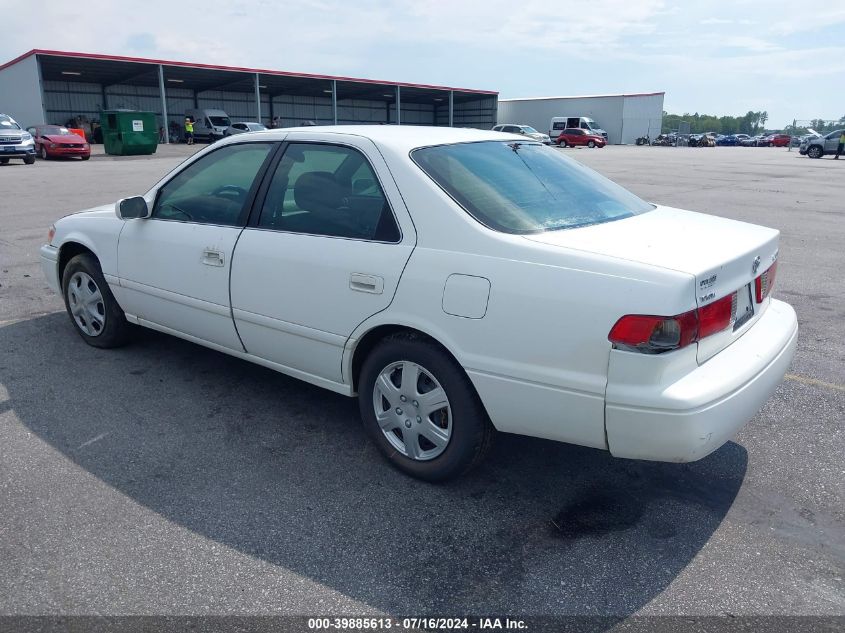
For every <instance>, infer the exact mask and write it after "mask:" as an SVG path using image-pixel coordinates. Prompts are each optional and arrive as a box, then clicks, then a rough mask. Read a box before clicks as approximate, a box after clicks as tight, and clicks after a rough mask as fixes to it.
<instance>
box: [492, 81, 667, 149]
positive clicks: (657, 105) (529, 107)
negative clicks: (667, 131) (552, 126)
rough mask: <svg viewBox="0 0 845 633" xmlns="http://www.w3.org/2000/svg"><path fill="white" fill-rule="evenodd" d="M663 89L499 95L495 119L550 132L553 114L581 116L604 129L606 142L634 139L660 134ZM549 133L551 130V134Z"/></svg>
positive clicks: (554, 115) (631, 140)
mask: <svg viewBox="0 0 845 633" xmlns="http://www.w3.org/2000/svg"><path fill="white" fill-rule="evenodd" d="M665 94H666V93H664V92H647V93H639V94H618V95H594V96H587V97H534V98H527V99H500V100H499V115H498V123H516V124H519V125H530V126H531V127H533V128H536V129H537V130H538V131H540V132H546V133H548V132H549V123H550V122H551V120H552V117H556V116H584V117H589V118H591V119H593V120H594V121H595V122H596V123H598V125H599V127H600V128H602V129H603V130H604V131H605V132H607V140H608V142H609V143H615V144H620V143H633V142H634V141H635V140H636V139H637V137H639V136H645V135H646V134H648V135H649V136H651V137H652V138H654V137H655V136H657V135H658V134H660V127H661V125H662V124H663V96H664V95H665ZM550 136H551V134H550Z"/></svg>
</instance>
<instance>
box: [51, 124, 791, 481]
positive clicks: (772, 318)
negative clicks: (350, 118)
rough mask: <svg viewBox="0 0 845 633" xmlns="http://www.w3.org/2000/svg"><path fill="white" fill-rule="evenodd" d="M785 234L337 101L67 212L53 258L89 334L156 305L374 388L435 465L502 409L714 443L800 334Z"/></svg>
mask: <svg viewBox="0 0 845 633" xmlns="http://www.w3.org/2000/svg"><path fill="white" fill-rule="evenodd" d="M118 238H119V239H118ZM236 243H237V248H235V244H236ZM778 243H779V232H778V231H777V230H774V229H770V228H764V227H761V226H755V225H752V224H747V223H745V222H738V221H734V220H729V219H726V218H722V217H716V216H710V215H705V214H701V213H692V212H689V211H683V210H680V209H673V208H669V207H663V206H657V205H653V204H650V203H647V202H645V201H643V200H641V199H639V198H638V197H636V196H635V195H633V194H632V193H630V192H628V191H626V190H625V189H623V188H621V187H619V186H618V185H616V184H614V183H613V182H611V181H610V180H607V179H606V178H604V177H603V176H600V175H599V174H597V173H595V172H594V171H592V170H590V169H589V168H587V167H586V166H584V165H582V164H580V163H579V162H577V161H574V160H572V159H569V158H567V157H566V156H565V155H564V154H563V153H562V152H559V151H557V150H555V149H552V148H549V147H546V146H544V145H543V144H541V143H538V142H536V141H531V140H525V141H522V142H520V141H515V139H514V137H513V135H510V134H500V133H497V132H491V131H486V132H485V131H481V130H471V129H455V128H441V127H417V126H402V127H396V126H337V127H321V128H293V129H287V130H275V131H267V132H258V133H254V134H248V135H246V134H244V135H237V136H234V137H231V138H228V139H224V140H222V141H220V142H218V143H216V144H214V145H211V146H209V147H207V148H205V149H204V150H202V151H200V152H198V153H197V154H195V155H194V156H192V157H190V158H188V159H187V160H186V161H185V162H183V163H182V164H181V165H179V167H177V168H176V169H175V170H173V171H172V172H170V173H168V174H167V175H166V176H165V177H164V178H163V179H162V180H161V181H159V182H158V183H157V184H156V185H154V186H153V188H152V189H151V190H150V191H148V192H147V193H146V194H144V195H143V196H135V197H130V198H125V199H123V200H120V201H119V202H117V203H116V204H111V205H104V206H102V207H96V208H94V209H91V210H88V211H85V212H81V213H77V214H74V215H69V216H66V217H63V218H61V219H60V220H58V221H56V223H55V225H54V226H53V227H51V228H50V231H49V235H48V243H47V244H45V245H44V246H43V247H42V248H41V263H42V267H43V270H44V273H45V275H46V277H47V280H48V282H49V284H50V286H52V287H53V288H54V289H55V290H56V291H58V292H59V293H60V294H61V295H62V297H63V298H64V301H65V305H66V308H67V313H68V315H69V318H70V323H71V324H72V327H73V329H74V330H76V332H77V333H78V334H79V336H81V337H82V339H83V340H84V341H85V342H86V343H88V344H90V345H92V346H94V347H101V348H108V347H116V346H118V345H121V344H123V343H125V342H127V340H128V339H129V337H130V335H131V327H132V326H131V324H138V325H142V326H145V327H149V328H153V329H156V330H160V331H162V332H166V333H169V334H173V335H176V336H179V337H182V338H186V339H188V340H190V341H193V342H196V343H199V344H201V345H205V346H208V347H210V348H212V349H215V350H218V351H221V352H224V353H227V354H230V355H232V356H235V357H238V358H241V359H245V360H248V361H251V362H255V363H258V364H261V365H263V366H265V367H269V368H272V369H275V370H277V371H280V372H283V373H286V374H289V375H291V376H294V377H296V378H299V379H301V380H304V381H306V382H310V383H313V384H315V385H319V386H321V387H325V388H327V389H330V390H333V391H336V392H338V393H341V394H345V395H347V396H353V397H357V398H358V404H359V409H360V414H361V418H362V421H363V424H364V427H365V429H366V431H367V432H368V433H369V435H370V436H371V438H372V439H373V441H374V442H375V443H376V445H377V446H378V447H379V449H380V450H381V452H382V453H383V454H384V456H385V457H386V459H388V460H389V461H390V462H391V463H393V464H394V465H395V466H397V467H398V468H400V469H401V470H402V471H404V472H406V473H408V474H410V475H413V476H416V477H420V478H423V479H428V480H439V479H444V478H448V477H453V476H456V475H459V474H461V473H463V472H465V471H466V470H467V469H468V468H470V467H471V466H473V465H474V464H476V463H477V462H478V461H479V459H480V458H481V457H482V456H483V454H484V452H485V450H486V449H487V448H488V447H489V445H490V443H491V440H492V438H493V434H494V430H495V429H498V430H500V431H507V432H511V433H519V434H524V435H531V436H536V437H540V438H546V439H551V440H557V441H563V442H570V443H574V444H580V445H584V446H591V447H595V448H599V449H604V450H609V451H610V452H611V453H612V454H613V455H615V456H617V457H628V458H635V459H651V460H662V461H670V462H687V461H693V460H697V459H700V458H702V457H704V456H705V455H707V454H708V453H710V452H712V451H714V450H715V449H717V448H718V447H719V446H721V445H722V444H723V443H724V442H726V441H727V440H728V439H729V438H730V437H731V436H732V435H733V434H734V433H735V432H736V430H737V429H738V428H740V427H741V426H743V425H744V424H745V423H746V422H747V421H748V420H749V419H750V418H751V417H752V416H753V415H754V414H755V413H756V412H757V411H758V410H759V409H760V407H761V406H762V405H763V403H764V402H765V401H766V400H767V398H768V397H769V395H770V394H771V393H772V392H773V391H774V389H775V388H776V387H777V385H778V383H779V382H780V381H781V379H782V378H783V376H784V373H785V371H786V370H787V367H788V366H789V363H790V361H791V359H792V356H793V353H794V350H795V344H796V337H797V324H796V318H795V312H794V311H793V309H792V308H791V307H790V306H789V305H787V304H785V303H782V302H780V301H777V300H775V299H773V298H772V297H771V289H772V284H773V283H774V277H775V271H776V266H777V253H778ZM564 289H565V291H564ZM85 356H86V357H87V355H85ZM77 369H78V371H80V372H84V371H85V361H84V360H82V359H81V358H80V362H79V364H78V368H77ZM324 457H325V458H328V457H329V454H328V453H326V455H325V456H324Z"/></svg>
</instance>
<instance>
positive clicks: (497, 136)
mask: <svg viewBox="0 0 845 633" xmlns="http://www.w3.org/2000/svg"><path fill="white" fill-rule="evenodd" d="M289 132H305V133H307V134H313V135H315V136H316V135H320V136H324V135H336V136H337V137H338V140H341V139H342V138H343V137H345V136H358V137H364V138H368V139H370V140H371V141H373V142H374V143H376V144H377V145H382V146H385V147H388V148H390V149H392V150H395V151H398V152H402V153H405V152H409V151H411V150H413V149H416V148H418V147H428V146H431V145H448V144H450V143H472V142H475V141H501V140H511V141H512V140H513V138H514V136H515V135H514V134H506V133H504V132H493V131H491V130H479V129H475V128H454V127H434V126H425V125H310V126H304V127H288V128H278V129H275V130H268V131H266V132H255V133H254V134H253V135H252V138H251V139H250V140H252V141H262V140H272V139H273V136H277V135H282V134H286V133H289Z"/></svg>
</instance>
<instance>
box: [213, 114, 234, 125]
mask: <svg viewBox="0 0 845 633" xmlns="http://www.w3.org/2000/svg"><path fill="white" fill-rule="evenodd" d="M208 118H209V119H211V125H209V126H208V127H211V126H212V125H216V126H217V127H229V126H230V125H232V121H231V120H230V119H229V117H227V116H211V117H208Z"/></svg>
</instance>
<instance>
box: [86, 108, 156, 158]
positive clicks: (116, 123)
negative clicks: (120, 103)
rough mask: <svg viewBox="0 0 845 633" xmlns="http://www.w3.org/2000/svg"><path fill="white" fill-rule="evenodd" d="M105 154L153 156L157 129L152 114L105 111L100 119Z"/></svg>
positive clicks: (154, 117)
mask: <svg viewBox="0 0 845 633" xmlns="http://www.w3.org/2000/svg"><path fill="white" fill-rule="evenodd" d="M100 125H101V126H102V128H103V145H104V146H105V149H106V154H111V155H112V156H132V155H136V154H154V153H155V151H156V147H157V146H158V128H157V127H156V115H155V114H154V113H153V112H133V111H127V110H106V111H105V112H103V116H102V118H101V119H100Z"/></svg>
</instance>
